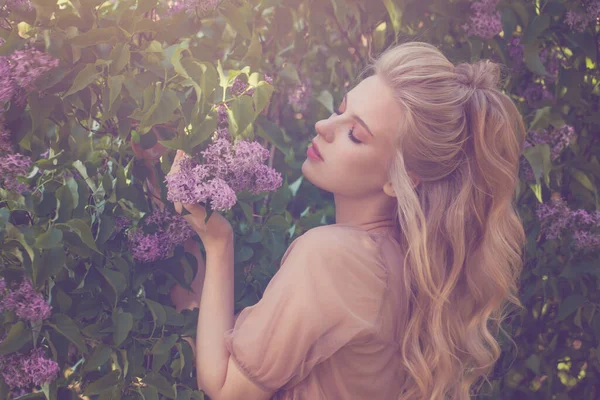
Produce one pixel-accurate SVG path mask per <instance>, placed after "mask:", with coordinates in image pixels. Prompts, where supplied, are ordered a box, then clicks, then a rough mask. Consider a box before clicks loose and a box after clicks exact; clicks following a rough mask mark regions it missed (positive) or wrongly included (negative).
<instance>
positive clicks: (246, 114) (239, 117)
mask: <svg viewBox="0 0 600 400" xmlns="http://www.w3.org/2000/svg"><path fill="white" fill-rule="evenodd" d="M227 113H228V114H229V131H230V132H231V133H232V134H233V135H241V134H242V133H243V132H244V131H245V130H246V128H247V127H248V126H249V125H250V124H251V123H252V122H253V121H254V118H255V117H254V106H253V105H252V98H250V97H249V96H240V97H236V98H235V99H233V101H232V102H231V104H230V108H229V110H228V111H227Z"/></svg>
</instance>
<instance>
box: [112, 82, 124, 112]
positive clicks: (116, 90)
mask: <svg viewBox="0 0 600 400" xmlns="http://www.w3.org/2000/svg"><path fill="white" fill-rule="evenodd" d="M124 80H125V77H124V76H123V75H117V76H110V77H109V78H108V93H109V98H108V107H109V108H110V107H112V105H113V103H114V102H115V100H116V99H117V97H119V95H120V94H121V89H122V87H123V81H124Z"/></svg>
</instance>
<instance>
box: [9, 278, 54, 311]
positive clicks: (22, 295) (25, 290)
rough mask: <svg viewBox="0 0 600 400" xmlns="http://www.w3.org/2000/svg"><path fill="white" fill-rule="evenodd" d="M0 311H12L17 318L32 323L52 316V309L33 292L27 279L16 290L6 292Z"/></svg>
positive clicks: (40, 296) (39, 295)
mask: <svg viewBox="0 0 600 400" xmlns="http://www.w3.org/2000/svg"><path fill="white" fill-rule="evenodd" d="M0 309H2V310H10V311H14V312H15V314H17V317H19V318H21V319H25V320H28V321H32V322H33V321H43V320H45V319H47V318H49V317H50V314H52V307H51V306H50V305H49V304H48V303H47V302H46V300H44V298H43V297H42V295H41V294H39V293H37V292H36V291H35V289H34V288H33V286H32V285H31V281H29V279H27V278H25V279H23V281H22V282H21V284H20V285H19V286H18V287H17V288H13V289H9V290H8V293H6V295H5V296H4V298H3V299H2V300H1V301H0Z"/></svg>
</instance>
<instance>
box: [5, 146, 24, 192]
mask: <svg viewBox="0 0 600 400" xmlns="http://www.w3.org/2000/svg"><path fill="white" fill-rule="evenodd" d="M30 167H31V159H30V158H29V157H27V156H24V155H23V154H19V153H16V154H8V155H4V156H1V157H0V179H4V186H5V187H6V188H7V189H9V190H14V191H17V192H19V193H23V192H24V191H25V190H27V189H28V186H27V185H25V184H23V183H20V182H18V181H17V177H18V176H22V175H26V174H27V172H28V171H29V168H30Z"/></svg>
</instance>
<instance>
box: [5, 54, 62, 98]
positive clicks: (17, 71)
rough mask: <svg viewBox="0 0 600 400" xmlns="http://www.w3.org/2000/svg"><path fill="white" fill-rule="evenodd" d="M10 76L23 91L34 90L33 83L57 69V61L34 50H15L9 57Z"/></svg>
mask: <svg viewBox="0 0 600 400" xmlns="http://www.w3.org/2000/svg"><path fill="white" fill-rule="evenodd" d="M9 59H10V61H11V66H12V76H13V79H14V80H15V81H16V83H17V84H18V85H19V86H20V87H21V88H22V89H24V90H25V91H32V90H36V88H35V81H36V80H37V79H38V78H39V77H40V76H41V75H42V74H44V73H45V72H48V71H50V70H52V69H54V68H56V67H58V60H57V59H55V58H54V57H52V56H50V55H48V54H46V53H42V52H41V51H39V50H36V49H27V50H17V51H15V52H14V53H12V54H11V55H10V56H9Z"/></svg>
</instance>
